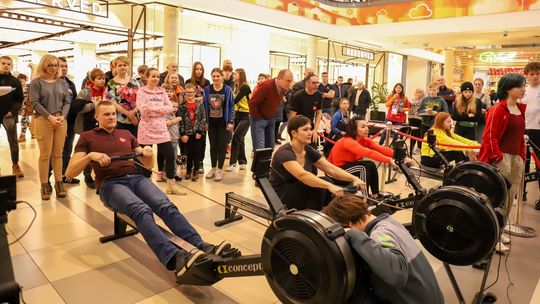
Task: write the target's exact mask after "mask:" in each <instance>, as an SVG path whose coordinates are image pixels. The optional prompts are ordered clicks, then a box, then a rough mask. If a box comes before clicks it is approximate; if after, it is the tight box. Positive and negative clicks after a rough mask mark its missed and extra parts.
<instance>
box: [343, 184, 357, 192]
mask: <svg viewBox="0 0 540 304" xmlns="http://www.w3.org/2000/svg"><path fill="white" fill-rule="evenodd" d="M359 190H360V188H359V187H358V185H357V184H349V185H347V186H345V187H343V192H344V193H350V194H356V192H358V191H359Z"/></svg>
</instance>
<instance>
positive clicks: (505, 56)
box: [478, 52, 517, 63]
mask: <svg viewBox="0 0 540 304" xmlns="http://www.w3.org/2000/svg"><path fill="white" fill-rule="evenodd" d="M516 56H517V52H506V53H505V52H500V53H495V52H483V53H481V54H480V56H478V59H479V60H480V61H481V62H485V63H498V62H511V61H514V60H515V59H516Z"/></svg>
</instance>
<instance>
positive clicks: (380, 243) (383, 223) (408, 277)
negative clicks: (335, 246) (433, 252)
mask: <svg viewBox="0 0 540 304" xmlns="http://www.w3.org/2000/svg"><path fill="white" fill-rule="evenodd" d="M345 239H346V240H347V241H348V242H349V244H350V246H351V249H352V250H353V251H355V252H356V253H358V255H360V257H361V258H362V260H364V261H365V262H366V263H367V264H368V265H369V268H370V270H371V278H370V279H371V280H370V283H371V285H372V286H373V291H374V292H375V295H376V296H377V298H378V299H379V301H381V302H382V303H415V304H416V303H429V304H443V303H444V298H443V294H442V292H441V290H440V288H439V284H438V283H437V278H436V277H435V274H434V273H433V269H432V268H431V265H430V264H429V261H428V260H427V258H426V256H425V255H424V253H423V252H422V250H421V249H420V248H419V247H418V245H417V244H416V243H415V241H414V239H413V238H412V237H411V235H410V233H409V232H408V231H407V230H406V229H405V228H404V227H403V225H402V224H400V223H399V222H398V221H396V220H395V219H393V218H392V217H391V216H389V215H388V214H386V213H385V214H381V215H379V216H378V217H377V218H376V219H374V220H373V221H371V222H369V223H368V224H367V225H366V229H365V232H363V231H359V230H356V229H350V230H349V231H347V232H346V233H345ZM381 302H379V303H381ZM356 303H358V302H356ZM362 303H364V302H362Z"/></svg>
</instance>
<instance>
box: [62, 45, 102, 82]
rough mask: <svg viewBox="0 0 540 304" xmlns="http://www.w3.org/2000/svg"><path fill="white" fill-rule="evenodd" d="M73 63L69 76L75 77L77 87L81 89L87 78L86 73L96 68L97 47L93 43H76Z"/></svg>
mask: <svg viewBox="0 0 540 304" xmlns="http://www.w3.org/2000/svg"><path fill="white" fill-rule="evenodd" d="M73 62H74V63H73V64H71V65H70V66H69V70H68V74H69V75H72V76H73V78H74V79H73V82H75V86H76V87H77V88H80V85H81V83H82V81H83V79H84V78H85V77H86V73H88V72H89V71H90V70H92V69H93V68H95V67H96V64H97V61H96V45H95V44H93V43H82V42H81V43H79V42H77V43H74V44H73ZM103 72H107V71H103Z"/></svg>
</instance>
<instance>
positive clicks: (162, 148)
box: [141, 141, 176, 179]
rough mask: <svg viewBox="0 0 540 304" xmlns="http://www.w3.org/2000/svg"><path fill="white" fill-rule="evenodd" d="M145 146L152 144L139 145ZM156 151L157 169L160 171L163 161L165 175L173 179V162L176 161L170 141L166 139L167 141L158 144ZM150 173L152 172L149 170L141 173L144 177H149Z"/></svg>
mask: <svg viewBox="0 0 540 304" xmlns="http://www.w3.org/2000/svg"><path fill="white" fill-rule="evenodd" d="M145 146H152V145H141V147H145ZM157 152H158V156H157V159H158V170H159V171H162V170H163V163H165V174H166V175H167V178H168V179H173V178H174V173H175V172H174V164H175V161H176V153H175V152H174V149H173V145H172V142H170V141H167V142H164V143H160V144H158V145H157ZM160 160H161V161H160ZM160 167H161V168H160ZM151 174H152V173H151V172H145V174H143V175H144V176H146V177H150V175H151Z"/></svg>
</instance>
